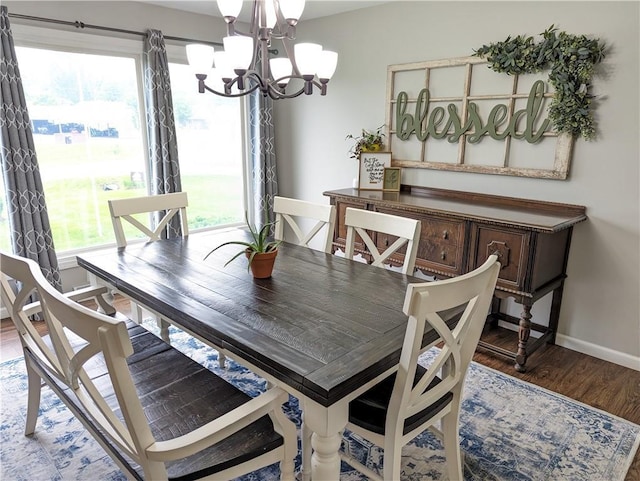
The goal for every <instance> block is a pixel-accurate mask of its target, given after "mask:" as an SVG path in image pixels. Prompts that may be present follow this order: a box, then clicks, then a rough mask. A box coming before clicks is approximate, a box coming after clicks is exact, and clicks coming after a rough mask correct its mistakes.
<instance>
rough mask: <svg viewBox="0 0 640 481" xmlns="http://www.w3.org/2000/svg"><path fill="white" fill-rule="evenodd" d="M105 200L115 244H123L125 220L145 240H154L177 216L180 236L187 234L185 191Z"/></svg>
mask: <svg viewBox="0 0 640 481" xmlns="http://www.w3.org/2000/svg"><path fill="white" fill-rule="evenodd" d="M107 202H108V204H109V212H110V214H111V222H112V223H113V231H114V233H115V235H116V244H117V245H118V247H124V246H126V245H127V236H126V234H125V231H124V226H125V222H127V223H128V224H130V225H132V226H134V227H135V228H136V233H142V234H143V236H144V237H145V238H146V240H148V241H154V240H160V239H161V238H162V233H163V231H164V230H165V228H166V226H167V224H169V222H171V220H172V219H173V218H174V217H175V216H178V218H179V219H180V233H181V235H182V237H185V236H188V235H189V226H188V223H187V207H188V206H189V200H188V197H187V193H186V192H174V193H171V194H159V195H148V196H144V197H133V198H128V199H111V200H109V201H107ZM137 214H145V215H146V218H142V219H140V218H139V217H135V216H136V215H137ZM154 216H156V217H155V218H154Z"/></svg>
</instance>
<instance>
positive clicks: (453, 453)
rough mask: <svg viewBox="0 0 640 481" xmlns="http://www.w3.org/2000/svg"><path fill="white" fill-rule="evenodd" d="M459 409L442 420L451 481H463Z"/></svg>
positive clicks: (452, 411) (453, 410)
mask: <svg viewBox="0 0 640 481" xmlns="http://www.w3.org/2000/svg"><path fill="white" fill-rule="evenodd" d="M458 414H459V409H456V408H453V409H452V410H451V412H450V413H449V414H447V415H446V416H444V417H443V418H442V434H443V436H444V439H443V443H444V455H445V459H446V463H447V475H448V476H449V480H450V481H463V479H464V478H463V469H462V456H461V452H460V434H459V431H458Z"/></svg>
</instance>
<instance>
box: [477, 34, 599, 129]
mask: <svg viewBox="0 0 640 481" xmlns="http://www.w3.org/2000/svg"><path fill="white" fill-rule="evenodd" d="M541 35H542V41H541V42H538V43H536V42H535V41H534V39H533V37H525V36H523V35H518V36H517V37H514V38H511V37H510V36H509V37H507V39H506V40H504V41H502V42H496V43H491V44H489V45H483V46H482V47H480V48H479V49H477V50H475V51H474V53H473V54H474V55H475V56H478V57H484V58H486V59H487V60H488V62H489V68H491V69H492V70H494V71H496V72H504V73H507V74H509V75H517V74H523V73H535V72H539V71H541V70H546V69H550V70H551V72H550V74H549V81H550V82H551V85H553V87H554V89H555V94H554V96H553V99H552V100H551V104H550V106H549V119H550V120H551V122H552V124H553V126H554V128H555V130H556V131H557V132H566V133H569V134H571V135H581V136H582V137H583V138H584V139H586V140H591V139H593V138H594V137H595V133H596V132H595V122H594V119H593V112H592V100H593V98H594V96H593V95H591V94H590V93H589V90H590V87H591V78H592V77H593V74H594V70H595V66H596V65H597V64H598V63H600V62H602V60H603V59H604V57H605V46H604V44H602V43H601V42H600V40H599V39H590V38H587V37H586V36H584V35H572V34H569V33H566V32H558V29H557V28H555V27H554V26H553V25H551V27H549V28H548V29H547V30H545V31H544V32H543V33H542V34H541Z"/></svg>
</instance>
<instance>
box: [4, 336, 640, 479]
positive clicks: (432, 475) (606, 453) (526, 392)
mask: <svg viewBox="0 0 640 481" xmlns="http://www.w3.org/2000/svg"><path fill="white" fill-rule="evenodd" d="M147 327H148V328H149V329H150V330H154V329H156V327H155V323H149V324H148V325H147ZM171 339H172V344H173V345H174V346H176V347H178V348H179V349H180V350H182V351H183V352H185V353H186V354H187V355H189V356H191V357H192V358H193V359H195V360H196V361H198V362H200V363H202V364H203V365H205V366H207V367H208V368H210V369H211V370H213V371H215V372H216V373H217V374H219V375H220V376H222V377H224V378H226V379H227V380H229V381H230V382H231V383H233V384H235V385H236V386H238V387H239V388H240V389H242V390H244V391H245V392H247V393H249V394H250V395H257V394H258V393H259V392H260V391H262V390H263V389H264V387H265V382H264V380H263V379H261V378H259V377H257V376H255V375H254V374H252V373H251V372H249V371H247V370H246V369H244V368H243V367H242V366H240V365H238V364H237V363H235V362H233V360H230V361H228V364H229V366H228V367H227V369H220V368H219V366H218V358H217V352H216V351H214V350H212V349H210V348H208V347H206V346H204V345H203V344H201V343H199V342H198V341H196V340H194V339H193V338H192V337H190V336H188V335H187V334H185V333H183V332H181V331H178V330H176V329H174V328H171ZM433 355H434V352H433V351H430V352H427V353H425V354H424V355H423V358H422V360H423V361H424V362H427V361H428V359H429V358H430V357H431V356H433ZM26 392H27V384H26V374H25V368H24V361H23V359H21V358H19V359H15V360H11V361H7V362H4V363H2V364H0V394H1V396H2V397H1V402H2V408H1V417H0V442H1V447H2V453H1V457H0V463H1V464H0V479H3V480H4V479H6V480H15V481H21V480H25V481H27V480H29V481H32V480H39V481H42V480H61V481H72V480H73V481H75V480H77V481H80V480H82V481H84V480H107V481H109V480H110V481H123V480H125V479H126V477H125V476H124V474H123V473H122V472H121V471H120V470H119V469H118V467H117V466H116V465H115V463H113V461H111V458H110V457H109V456H107V455H106V454H105V452H104V451H103V450H102V448H101V447H100V446H99V445H98V444H97V443H96V442H95V441H94V440H93V438H92V437H91V436H89V435H88V433H87V432H86V431H85V430H84V429H83V427H82V425H81V424H80V423H79V422H78V421H77V420H76V419H75V418H74V417H73V416H72V415H71V413H70V412H69V411H68V410H67V408H66V407H65V406H64V404H63V403H62V402H60V401H59V400H58V398H57V397H56V396H55V394H53V393H52V392H51V391H50V390H49V389H48V388H45V389H44V390H43V394H42V401H41V411H40V417H39V419H38V424H37V427H36V434H35V435H34V436H32V437H29V438H28V437H25V436H24V434H23V433H24V425H25V414H26ZM285 411H286V412H287V415H288V416H289V417H290V418H291V419H293V420H294V421H295V422H296V423H297V424H298V426H299V423H300V411H299V409H298V403H297V400H296V399H295V398H293V397H292V398H290V400H289V403H288V404H287V405H285ZM460 434H461V443H462V449H463V453H464V478H465V481H472V480H473V481H475V480H478V481H479V480H483V481H498V480H503V481H514V480H531V481H538V480H539V481H542V480H549V481H550V480H562V481H570V480H575V481H585V480H589V481H616V480H620V481H623V480H624V477H625V474H626V472H627V470H628V469H629V466H630V464H631V461H632V460H633V457H634V454H635V452H636V450H637V449H638V445H639V443H640V426H638V425H635V424H633V423H630V422H628V421H625V420H623V419H620V418H617V417H615V416H612V415H610V414H608V413H605V412H603V411H599V410H596V409H593V408H591V407H589V406H586V405H584V404H581V403H578V402H575V401H573V400H571V399H568V398H566V397H563V396H560V395H558V394H555V393H553V392H550V391H546V390H544V389H541V388H539V387H537V386H534V385H532V384H529V383H525V382H523V381H520V380H518V379H516V378H514V377H511V376H508V375H505V374H503V373H500V372H497V371H494V370H492V369H489V368H486V367H483V366H481V365H479V364H476V363H472V365H471V367H470V371H469V373H468V376H467V381H466V385H465V393H464V399H463V405H462V413H461V419H460ZM343 449H347V450H349V451H350V452H351V453H352V454H353V455H354V456H356V457H357V458H359V459H360V460H361V461H364V462H365V464H367V465H368V466H369V467H371V468H373V469H374V470H376V471H380V468H381V466H382V459H383V452H382V450H381V449H380V448H378V447H376V446H372V445H370V444H369V443H367V442H365V441H363V440H362V439H359V438H358V437H357V436H355V435H348V436H347V438H346V441H345V442H344V443H343ZM444 463H445V458H444V451H443V448H442V445H441V443H440V442H439V441H438V440H437V439H436V438H435V437H433V436H432V435H431V434H430V433H428V432H427V433H424V434H422V435H420V436H419V437H417V438H416V439H414V440H413V442H412V443H411V444H410V445H408V446H406V447H405V448H404V449H403V466H402V477H401V479H402V481H425V480H446V479H447V476H446V474H444V471H445V469H444V467H445V464H444ZM296 469H297V470H299V469H300V456H299V455H298V459H297V460H296ZM278 476H279V470H278V468H277V467H276V466H271V467H268V468H265V469H263V470H261V471H259V472H256V473H252V474H251V475H248V476H244V477H242V478H240V479H241V481H253V480H256V481H257V480H260V481H272V480H273V481H275V480H277V479H278ZM364 479H367V478H365V477H364V476H362V475H360V474H359V473H357V472H356V471H354V470H353V469H352V468H350V467H349V466H348V465H346V464H344V463H343V465H342V473H341V476H340V481H360V480H364ZM452 481H459V480H452Z"/></svg>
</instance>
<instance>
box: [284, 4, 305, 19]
mask: <svg viewBox="0 0 640 481" xmlns="http://www.w3.org/2000/svg"><path fill="white" fill-rule="evenodd" d="M278 3H279V4H280V11H281V12H282V16H283V17H284V18H285V19H286V20H290V19H292V20H295V21H296V22H297V21H298V20H300V17H301V16H302V12H303V11H304V3H305V0H280V2H278Z"/></svg>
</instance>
